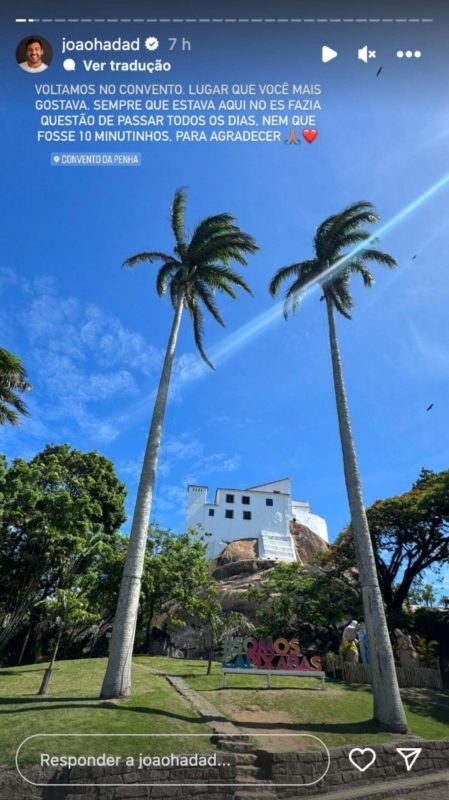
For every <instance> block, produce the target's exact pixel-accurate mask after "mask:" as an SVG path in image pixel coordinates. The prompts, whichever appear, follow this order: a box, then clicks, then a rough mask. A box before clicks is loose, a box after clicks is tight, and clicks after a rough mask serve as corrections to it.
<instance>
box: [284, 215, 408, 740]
mask: <svg viewBox="0 0 449 800" xmlns="http://www.w3.org/2000/svg"><path fill="white" fill-rule="evenodd" d="M378 219H379V218H378V216H377V214H376V213H375V212H374V207H373V206H372V204H371V203H368V202H366V201H361V202H358V203H354V204H352V205H350V206H348V207H347V208H345V209H343V211H341V212H340V213H338V214H334V215H333V216H331V217H328V218H327V219H326V220H324V222H323V223H322V224H321V225H320V226H319V227H318V229H317V231H316V234H315V239H314V251H315V252H314V256H313V257H312V258H310V259H307V260H305V261H301V262H297V263H294V264H291V265H290V266H287V267H282V268H281V269H279V270H278V271H277V272H276V274H275V275H274V277H273V279H272V281H271V283H270V292H271V294H272V295H273V296H275V295H276V294H277V293H278V291H279V288H280V286H281V284H282V283H283V282H284V281H285V280H288V279H291V280H292V282H291V284H290V286H289V288H288V289H287V291H286V294H285V304H284V313H285V316H286V317H287V316H288V313H289V311H290V310H292V311H295V310H296V308H297V306H298V304H299V300H300V297H301V293H302V292H304V291H305V290H306V289H307V288H308V287H310V286H313V285H315V284H319V285H320V287H321V289H322V292H323V294H322V299H324V301H325V303H326V308H327V319H328V326H329V341H330V351H331V360H332V372H333V380H334V389H335V399H336V406H337V417H338V424H339V429H340V441H341V448H342V455H343V467H344V475H345V483H346V491H347V495H348V501H349V508H350V513H351V525H352V530H353V534H354V544H355V551H356V559H357V566H358V571H359V580H360V586H361V591H362V598H363V607H364V617H365V622H366V628H367V632H368V641H369V642H371V647H370V665H371V671H372V679H373V697H374V718H375V719H376V720H377V721H378V722H379V723H381V724H382V725H384V726H385V727H386V728H387V729H388V730H391V731H397V732H405V731H406V730H407V721H406V717H405V713H404V709H403V706H402V702H401V696H400V693H399V686H398V681H397V676H396V670H395V664H394V655H393V650H392V646H391V641H390V637H389V634H388V628H387V621H386V617H385V610H384V606H383V602H382V595H381V592H380V588H379V581H378V577H377V572H376V563H375V558H374V552H373V547H372V543H371V538H370V533H369V528H368V521H367V518H366V513H365V506H364V502H363V494H362V483H361V478H360V472H359V467H358V463H357V456H356V451H355V443H354V438H353V434H352V429H351V422H350V416H349V408H348V402H347V397H346V389H345V384H344V379H343V369H342V362H341V355H340V348H339V344H338V339H337V331H336V325H335V311H337V312H338V313H339V314H341V315H342V316H343V317H345V318H346V319H350V313H349V312H350V311H351V309H352V308H353V301H352V297H351V292H350V282H351V278H352V277H353V275H360V277H361V278H362V280H363V282H364V285H365V286H366V287H368V288H369V287H371V286H372V285H373V283H374V278H373V275H372V273H371V272H370V270H369V269H368V267H367V264H368V263H369V262H371V261H374V262H376V263H377V264H380V265H383V266H387V267H394V266H396V261H395V260H394V258H393V257H392V256H391V255H388V253H384V252H382V251H381V250H378V249H377V248H376V247H373V246H372V242H373V236H372V235H371V234H370V233H369V232H368V231H367V230H366V229H365V228H364V226H365V225H366V224H371V223H376V222H378ZM374 642H375V643H376V646H375V647H374V646H373V645H374Z"/></svg>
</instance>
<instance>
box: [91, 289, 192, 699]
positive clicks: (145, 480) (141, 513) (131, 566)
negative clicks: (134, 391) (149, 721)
mask: <svg viewBox="0 0 449 800" xmlns="http://www.w3.org/2000/svg"><path fill="white" fill-rule="evenodd" d="M183 302H184V295H183V294H181V296H180V298H179V301H178V305H177V307H176V311H175V316H174V319H173V324H172V328H171V331H170V337H169V340H168V344H167V352H166V354H165V359H164V365H163V368H162V373H161V378H160V381H159V387H158V390H157V395H156V400H155V403H154V409H153V416H152V419H151V425H150V430H149V434H148V440H147V446H146V450H145V456H144V461H143V466H142V472H141V475H140V481H139V488H138V491H137V499H136V505H135V508H134V517H133V523H132V528H131V534H130V537H129V545H128V552H127V555H126V561H125V566H124V569H123V577H122V582H121V585H120V594H119V599H118V603H117V610H116V614H115V619H114V624H113V628H112V636H111V641H110V648H109V658H108V665H107V668H106V674H105V676H104V680H103V686H102V688H101V697H102V698H104V699H107V698H112V697H127V696H128V695H129V694H131V659H132V652H133V646H134V638H135V633H136V624H137V613H138V608H139V598H140V584H141V580H142V572H143V565H144V557H145V548H146V543H147V536H148V525H149V520H150V514H151V505H152V501H153V492H154V482H155V478H156V468H157V462H158V457H159V449H160V445H161V437H162V426H163V422H164V416H165V409H166V405H167V397H168V391H169V388H170V377H171V372H172V367H173V358H174V354H175V349H176V342H177V338H178V332H179V326H180V323H181V316H182V311H183Z"/></svg>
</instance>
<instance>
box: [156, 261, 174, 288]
mask: <svg viewBox="0 0 449 800" xmlns="http://www.w3.org/2000/svg"><path fill="white" fill-rule="evenodd" d="M178 269H179V263H178V262H177V261H175V260H174V259H172V260H171V261H167V262H166V263H165V264H163V265H162V267H161V268H160V270H159V271H158V273H157V278H156V291H157V293H158V295H159V297H162V295H164V294H165V292H166V291H167V288H168V285H169V283H170V278H172V277H173V276H174V275H175V273H176V271H177V270H178Z"/></svg>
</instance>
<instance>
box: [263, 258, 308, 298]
mask: <svg viewBox="0 0 449 800" xmlns="http://www.w3.org/2000/svg"><path fill="white" fill-rule="evenodd" d="M302 263H304V262H297V263H296V264H290V265H289V266H288V267H281V268H280V269H278V271H277V272H276V273H275V274H274V275H273V277H272V279H271V282H270V285H269V287H268V291H269V292H270V294H271V296H272V297H276V295H277V293H278V291H279V289H280V287H281V284H282V283H283V282H284V281H286V280H287V278H291V277H293V276H294V275H296V276H299V274H300V272H301V264H302Z"/></svg>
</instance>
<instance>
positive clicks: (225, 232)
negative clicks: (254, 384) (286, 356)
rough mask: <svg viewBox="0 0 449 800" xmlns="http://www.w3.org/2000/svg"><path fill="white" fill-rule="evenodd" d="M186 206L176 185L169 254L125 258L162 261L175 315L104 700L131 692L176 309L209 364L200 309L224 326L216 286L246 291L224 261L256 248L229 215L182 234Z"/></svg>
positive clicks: (160, 286) (161, 286) (241, 258)
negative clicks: (172, 243)
mask: <svg viewBox="0 0 449 800" xmlns="http://www.w3.org/2000/svg"><path fill="white" fill-rule="evenodd" d="M185 204H186V194H185V192H184V191H183V190H182V189H178V190H177V191H176V193H175V197H174V201H173V206H172V212H171V227H172V231H173V235H174V238H175V247H174V252H173V254H167V253H161V252H159V251H148V252H143V253H138V254H137V255H135V256H132V257H131V258H128V259H127V260H126V261H125V264H126V265H127V266H129V267H134V266H136V264H139V263H141V262H142V261H150V262H153V261H162V266H161V267H160V269H159V271H158V274H157V278H156V290H157V293H158V295H159V296H162V295H164V294H165V293H166V292H167V291H168V293H169V295H170V299H171V302H172V305H173V309H174V316H173V322H172V327H171V331H170V335H169V339H168V344H167V350H166V353H165V359H164V364H163V367H162V373H161V377H160V381H159V387H158V390H157V394H156V399H155V403H154V408H153V415H152V419H151V424H150V430H149V433H148V439H147V444H146V449H145V455H144V460H143V466H142V472H141V475H140V480H139V486H138V490H137V499H136V504H135V509H134V516H133V522H132V528H131V534H130V538H129V547H128V554H127V558H126V563H125V568H124V571H123V578H122V583H121V587H120V595H119V601H118V604H117V612H116V615H115V620H114V626H113V632H112V638H111V646H110V655H109V659H108V665H107V669H106V674H105V677H104V681H103V686H102V689H101V697H103V698H111V697H120V696H127V695H129V694H130V692H131V659H132V651H133V644H134V637H135V628H136V619H137V613H138V607H139V597H140V586H141V579H142V572H143V567H144V558H145V548H146V542H147V532H148V524H149V520H150V514H151V505H152V501H153V492H154V482H155V478H156V469H157V462H158V457H159V449H160V443H161V436H162V428H163V422H164V416H165V409H166V404H167V397H168V391H169V387H170V377H171V373H172V367H173V359H174V355H175V350H176V343H177V339H178V332H179V327H180V324H181V317H182V313H183V311H184V309H187V311H188V312H189V315H190V318H191V321H192V325H193V335H194V339H195V344H196V346H197V349H198V351H199V353H200V355H201V357H202V358H203V360H204V361H205V362H206V363H207V364H208V365H209V366H212V365H211V363H210V361H209V359H208V358H207V356H206V354H205V351H204V346H203V321H204V315H203V310H202V307H204V308H205V309H206V311H208V312H209V313H210V314H211V315H212V317H213V318H214V319H215V320H216V321H217V322H218V323H219V324H220V325H224V322H223V318H222V316H221V314H220V311H219V309H218V307H217V305H216V303H215V297H214V296H215V294H216V293H217V292H221V293H224V294H227V295H229V296H230V297H232V298H234V299H235V298H236V293H235V287H239V288H241V289H244V290H245V291H247V292H249V291H250V290H249V288H248V286H247V284H246V283H245V281H244V280H243V278H242V277H241V275H239V274H238V273H236V272H234V271H233V270H232V269H231V267H230V266H229V264H230V263H231V262H233V261H236V262H237V263H239V264H242V265H246V263H247V262H246V258H245V254H247V253H255V252H256V251H257V249H258V248H257V245H256V243H255V241H254V239H253V238H252V237H251V236H249V235H248V234H246V233H244V232H243V231H241V230H240V228H239V227H237V226H236V225H235V220H234V218H233V217H232V216H231V215H230V214H217V215H215V216H211V217H207V218H206V219H204V220H203V221H202V222H200V223H199V224H198V225H197V226H196V227H195V229H194V231H193V234H192V236H191V237H190V239H188V237H187V234H186V231H185Z"/></svg>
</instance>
